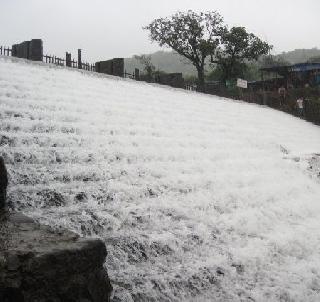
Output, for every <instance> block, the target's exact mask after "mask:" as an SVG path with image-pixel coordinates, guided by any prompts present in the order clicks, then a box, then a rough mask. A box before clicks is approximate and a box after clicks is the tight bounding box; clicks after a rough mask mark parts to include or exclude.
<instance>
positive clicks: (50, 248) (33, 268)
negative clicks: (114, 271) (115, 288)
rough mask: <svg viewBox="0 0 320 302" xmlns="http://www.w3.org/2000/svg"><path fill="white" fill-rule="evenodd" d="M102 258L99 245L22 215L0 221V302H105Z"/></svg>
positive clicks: (103, 250)
mask: <svg viewBox="0 0 320 302" xmlns="http://www.w3.org/2000/svg"><path fill="white" fill-rule="evenodd" d="M106 255H107V251H106V247H105V245H104V243H103V242H102V241H101V240H100V239H84V238H79V236H78V235H76V234H74V233H72V232H70V231H67V230H59V231H54V230H52V229H51V228H50V227H48V226H43V225H39V224H37V223H35V222H34V221H33V220H32V219H30V218H28V217H26V216H24V215H22V214H17V213H10V214H9V213H6V214H5V215H1V216H0V301H1V302H47V301H52V302H66V301H68V302H79V301H82V302H106V301H110V294H111V292H112V287H111V284H110V281H109V278H108V275H107V271H106V269H105V268H104V267H103V264H104V261H105V258H106Z"/></svg>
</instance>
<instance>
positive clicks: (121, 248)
mask: <svg viewBox="0 0 320 302" xmlns="http://www.w3.org/2000/svg"><path fill="white" fill-rule="evenodd" d="M319 153H320V128H319V127H318V126H315V125H313V124H311V123H307V122H305V121H303V120H300V119H297V118H295V117H292V116H289V115H286V114H285V113H282V112H279V111H275V110H272V109H270V108H265V107H262V106H258V105H253V104H247V103H243V102H238V101H232V100H228V99H223V98H218V97H214V96H208V95H202V94H197V93H194V92H187V91H183V90H179V89H171V88H168V87H161V86H157V85H150V84H146V83H141V82H135V81H132V80H124V79H120V78H116V77H111V76H104V75H98V74H95V73H90V72H85V71H78V70H70V69H66V68H60V67H55V66H51V65H45V64H42V63H31V62H27V61H24V60H20V59H13V58H5V57H0V155H2V156H3V157H4V158H5V161H6V163H7V166H8V170H9V173H10V187H9V192H8V195H9V203H10V207H11V208H14V209H16V210H20V211H23V212H24V213H25V214H27V215H29V216H32V217H33V218H34V219H36V220H38V221H40V222H41V223H44V224H48V225H51V226H52V227H54V228H59V227H66V228H68V229H70V230H72V231H75V232H77V233H79V234H80V235H82V236H87V237H90V236H99V237H100V238H102V239H103V240H104V241H105V243H106V245H107V250H108V257H107V261H106V266H107V268H108V272H109V276H110V278H111V281H112V284H113V287H114V290H115V291H114V298H113V300H114V301H319V299H320V262H319V252H320V250H319V247H320V231H319V230H320V199H319V196H320V183H319V177H318V176H317V173H318V170H315V168H314V167H315V163H316V162H317V158H318V155H317V154H319Z"/></svg>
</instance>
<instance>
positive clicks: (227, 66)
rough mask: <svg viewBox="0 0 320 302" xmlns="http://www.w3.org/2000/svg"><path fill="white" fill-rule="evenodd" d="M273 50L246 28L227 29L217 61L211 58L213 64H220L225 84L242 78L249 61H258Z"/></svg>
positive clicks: (222, 37)
mask: <svg viewBox="0 0 320 302" xmlns="http://www.w3.org/2000/svg"><path fill="white" fill-rule="evenodd" d="M271 49H272V46H271V45H269V44H268V43H267V42H264V41H262V40H260V39H259V38H258V37H257V36H255V35H254V34H252V33H248V32H247V31H246V29H245V28H244V27H232V28H231V29H227V28H225V30H224V31H223V33H222V35H221V46H219V47H218V48H217V51H216V53H215V60H214V59H213V56H212V57H211V62H212V63H216V64H218V67H219V68H220V69H221V71H222V80H223V82H224V83H225V81H227V80H232V79H235V78H237V77H239V76H242V75H243V74H244V72H245V70H246V67H247V66H246V63H247V62H248V61H257V60H258V59H259V57H260V56H262V55H266V54H268V53H269V51H270V50H271Z"/></svg>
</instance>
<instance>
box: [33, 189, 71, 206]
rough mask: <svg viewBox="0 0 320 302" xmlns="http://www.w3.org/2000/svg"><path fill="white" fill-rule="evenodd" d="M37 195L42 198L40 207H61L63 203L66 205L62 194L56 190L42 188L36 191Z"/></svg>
mask: <svg viewBox="0 0 320 302" xmlns="http://www.w3.org/2000/svg"><path fill="white" fill-rule="evenodd" d="M37 195H38V196H40V198H41V200H42V207H43V208H47V207H61V206H63V205H66V200H65V198H64V197H63V195H62V194H61V193H59V192H56V191H54V190H48V189H45V190H42V191H40V192H38V193H37Z"/></svg>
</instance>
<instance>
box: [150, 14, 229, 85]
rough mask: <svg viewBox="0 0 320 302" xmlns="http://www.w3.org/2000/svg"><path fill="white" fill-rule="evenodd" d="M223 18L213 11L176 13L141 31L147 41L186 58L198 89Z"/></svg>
mask: <svg viewBox="0 0 320 302" xmlns="http://www.w3.org/2000/svg"><path fill="white" fill-rule="evenodd" d="M222 22H223V19H222V17H221V16H220V15H219V14H218V13H217V12H206V13H199V14H198V13H195V12H193V11H191V10H189V11H187V12H178V13H176V14H175V15H173V16H171V17H169V18H159V19H155V20H153V21H152V22H151V23H150V24H149V25H148V26H146V27H144V29H146V30H148V31H149V34H150V39H151V40H152V41H155V42H158V44H159V45H160V46H167V47H170V48H172V49H173V50H175V51H176V52H177V53H178V54H180V55H181V56H183V57H185V58H187V59H188V60H189V61H190V62H191V63H192V64H193V65H194V66H195V68H196V69H197V74H198V84H199V87H200V89H203V86H204V70H205V59H206V57H208V56H209V55H210V54H212V53H214V52H215V50H216V48H217V47H218V45H219V39H220V35H221V33H222V32H223V31H224V25H223V23H222Z"/></svg>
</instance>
